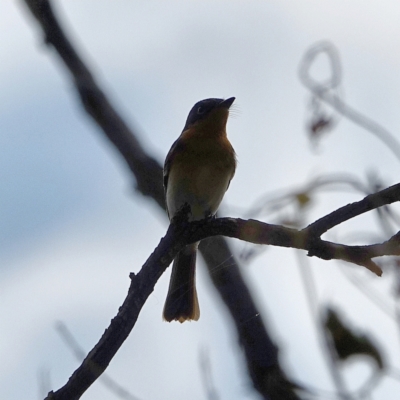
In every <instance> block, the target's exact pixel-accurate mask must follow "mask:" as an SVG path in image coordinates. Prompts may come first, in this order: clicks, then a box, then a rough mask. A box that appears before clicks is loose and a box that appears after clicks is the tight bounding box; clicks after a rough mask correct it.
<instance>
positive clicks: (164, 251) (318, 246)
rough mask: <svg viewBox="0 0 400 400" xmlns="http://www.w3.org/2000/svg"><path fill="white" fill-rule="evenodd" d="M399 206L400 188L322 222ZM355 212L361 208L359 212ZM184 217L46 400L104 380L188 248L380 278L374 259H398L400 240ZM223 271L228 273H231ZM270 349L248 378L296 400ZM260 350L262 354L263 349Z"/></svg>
mask: <svg viewBox="0 0 400 400" xmlns="http://www.w3.org/2000/svg"><path fill="white" fill-rule="evenodd" d="M389 194H390V195H389ZM371 196H372V197H371ZM395 197H396V200H395ZM371 199H372V200H371ZM378 199H379V201H378ZM399 200H400V184H397V185H394V186H392V187H390V188H388V189H384V190H382V191H380V192H378V193H375V194H373V195H369V196H367V197H366V198H364V199H363V200H361V201H359V202H357V203H352V204H349V205H347V206H345V207H342V208H341V209H339V210H337V211H334V212H333V213H331V214H329V215H327V216H325V217H324V218H321V220H323V221H325V222H326V223H329V225H330V226H332V227H333V226H336V225H338V224H340V223H341V222H343V221H342V220H343V218H338V217H341V216H342V213H343V210H346V209H347V210H348V211H349V213H350V214H351V213H352V214H354V215H359V214H361V213H363V212H366V211H369V210H372V209H374V208H376V207H379V206H382V205H384V204H389V203H392V202H393V201H399ZM365 203H368V204H373V205H371V206H370V207H368V210H367V209H366V207H365ZM356 208H358V211H357V210H356ZM185 215H187V210H185V209H184V210H182V211H181V213H180V215H178V216H177V217H176V218H174V220H173V222H172V224H170V226H169V228H168V231H167V234H166V236H165V237H164V238H162V239H161V242H160V244H159V245H158V246H157V248H156V249H155V250H154V252H153V254H151V256H150V257H149V258H148V260H147V261H146V263H145V264H144V265H143V267H142V269H141V270H140V272H139V273H138V274H137V275H134V274H131V286H130V288H129V292H128V296H127V297H126V299H125V301H124V303H123V305H122V307H121V308H120V309H119V312H118V314H117V316H116V317H115V318H114V319H113V320H112V321H111V324H110V326H109V328H108V329H107V330H106V331H105V333H104V335H103V337H102V338H101V339H100V341H99V343H98V344H97V345H96V346H95V347H94V348H93V350H91V351H90V353H89V354H88V356H87V357H86V358H85V360H84V361H83V363H82V365H81V366H80V367H79V368H78V369H77V370H76V371H75V372H74V374H73V375H72V376H71V378H70V379H69V381H68V383H67V384H66V385H65V386H64V387H62V388H61V389H59V390H58V391H57V392H50V393H49V396H48V397H47V400H50V399H51V400H64V399H65V400H67V399H68V400H73V399H79V398H80V396H81V395H82V394H83V393H84V392H85V391H86V390H87V388H88V387H89V386H90V385H91V384H92V383H93V382H94V381H95V380H96V379H97V378H98V377H99V376H100V375H101V373H102V372H103V371H104V370H105V369H106V368H107V366H108V364H109V362H110V361H111V360H112V358H113V357H114V355H115V354H116V352H117V351H118V349H119V347H120V346H121V345H122V343H123V342H124V341H125V339H126V338H127V337H128V335H129V333H130V331H131V330H132V329H133V327H134V325H135V323H136V321H137V318H138V316H139V313H140V310H141V309H142V307H143V305H144V304H145V302H146V300H147V298H148V296H149V295H150V294H151V292H152V291H153V290H154V286H155V284H156V283H157V281H158V279H159V278H160V276H161V275H162V273H163V272H164V271H165V269H166V268H167V267H168V266H169V264H170V263H171V262H172V260H173V259H174V258H175V256H176V255H177V254H178V252H179V251H180V250H182V249H183V247H184V246H186V245H188V244H190V243H193V242H197V241H198V240H203V239H206V238H207V237H210V236H216V235H225V236H229V237H233V238H237V239H240V240H245V241H248V242H251V243H257V244H269V245H275V246H281V247H292V248H296V249H303V250H307V251H308V252H309V254H310V253H311V252H312V253H311V255H313V256H318V257H320V258H322V259H325V260H327V259H339V260H345V261H348V262H353V263H356V264H359V265H363V266H365V267H366V268H368V269H370V270H371V271H373V272H375V273H376V274H378V275H380V274H381V272H382V271H381V270H380V268H379V267H378V266H377V265H376V264H375V263H374V262H373V261H372V260H371V258H373V257H378V256H383V255H399V254H400V245H399V244H400V234H397V235H395V236H393V237H392V238H391V239H389V240H388V241H387V242H385V243H382V244H375V245H369V246H368V245H367V246H346V245H342V244H337V243H330V242H327V241H324V240H322V239H321V238H319V237H316V236H313V235H312V230H310V229H308V228H306V229H303V230H301V231H299V230H296V229H292V228H286V227H283V226H278V225H270V224H266V223H263V222H260V221H256V220H242V219H234V218H217V219H205V220H202V221H195V222H190V223H188V222H187V221H186V220H185ZM347 219H348V218H347ZM321 220H319V221H321ZM317 222H318V221H317ZM310 226H312V225H310ZM221 269H222V270H229V268H221ZM233 297H234V299H232V301H229V302H228V304H235V305H236V307H237V308H238V310H239V314H237V315H238V316H240V311H241V310H242V309H243V307H241V306H240V298H238V296H237V293H236V294H235V295H234V296H233ZM235 311H236V309H235ZM253 311H256V310H253ZM246 315H247V313H246ZM252 319H253V320H254V321H256V323H257V321H258V320H259V318H258V313H255V314H253V318H252ZM240 334H241V335H240V338H241V340H242V338H246V340H248V341H249V340H251V338H252V339H255V340H256V338H254V337H253V335H254V334H253V332H252V331H251V330H242V331H240ZM243 340H245V339H243ZM256 343H257V340H256ZM268 345H269V346H271V347H272V348H270V349H269V351H268V354H266V356H265V357H266V358H264V360H265V359H267V357H268V359H269V360H270V362H271V363H270V364H265V365H260V364H255V363H251V362H252V361H251V360H253V359H255V357H256V356H254V357H248V358H247V359H248V363H249V365H248V366H249V370H250V373H251V374H253V373H254V374H256V375H258V374H264V376H265V378H266V379H265V380H264V381H263V382H262V386H260V387H259V388H258V387H257V389H258V390H260V392H262V393H266V394H268V395H269V396H270V398H271V399H274V398H276V399H279V398H281V399H290V398H293V399H295V398H296V396H295V395H294V394H293V393H292V391H291V389H292V388H293V386H291V384H290V382H288V381H287V380H286V379H285V377H284V375H282V373H281V371H280V369H279V367H278V363H277V359H276V358H277V351H276V348H275V346H274V345H273V343H272V342H270V343H268ZM264 346H265V345H264ZM252 349H253V351H256V350H257V346H254V347H253V348H252ZM260 350H261V351H262V350H263V349H260ZM271 354H275V360H273V357H271ZM257 382H258V381H257ZM285 391H287V392H285ZM284 393H286V394H284ZM290 393H291V395H290ZM285 396H287V397H285ZM290 396H292V397H290Z"/></svg>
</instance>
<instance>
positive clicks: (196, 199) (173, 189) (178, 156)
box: [163, 97, 237, 323]
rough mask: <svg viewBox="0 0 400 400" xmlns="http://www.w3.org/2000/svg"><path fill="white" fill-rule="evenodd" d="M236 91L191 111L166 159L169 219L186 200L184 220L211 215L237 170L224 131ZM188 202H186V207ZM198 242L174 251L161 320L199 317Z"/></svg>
mask: <svg viewBox="0 0 400 400" xmlns="http://www.w3.org/2000/svg"><path fill="white" fill-rule="evenodd" d="M234 101H235V97H230V98H228V99H225V100H224V99H217V98H209V99H205V100H201V101H199V102H197V103H196V104H195V105H194V106H193V107H192V109H191V110H190V112H189V115H188V117H187V120H186V123H185V126H184V128H183V131H182V133H181V135H180V136H179V137H178V139H177V140H176V141H175V142H174V143H173V145H172V147H171V149H170V150H169V152H168V154H167V157H166V159H165V164H164V175H163V176H164V191H165V201H166V208H167V213H168V217H169V219H170V221H172V219H173V218H174V216H175V215H176V214H177V213H178V212H179V211H180V210H182V207H184V206H186V208H187V209H188V210H190V211H188V216H187V217H188V221H199V220H202V219H204V218H210V217H214V216H215V214H216V212H217V210H218V207H219V205H220V203H221V201H222V198H223V197H224V194H225V192H226V190H227V189H228V187H229V184H230V182H231V179H232V178H233V176H234V174H235V170H236V164H237V161H236V153H235V150H234V149H233V147H232V145H231V143H230V142H229V140H228V138H227V134H226V124H227V121H228V117H229V109H230V107H231V105H232V104H233V102H234ZM187 206H189V207H190V208H189V207H187ZM198 245H199V242H196V243H193V244H190V245H187V246H186V247H184V249H183V250H181V251H180V253H178V255H177V256H176V257H175V259H174V262H173V266H172V273H171V279H170V284H169V289H168V294H167V298H166V301H165V305H164V310H163V318H164V320H165V321H168V322H171V321H179V322H181V323H182V322H184V321H191V320H194V321H197V320H198V319H199V317H200V308H199V302H198V299H197V292H196V282H195V276H196V253H197V248H198Z"/></svg>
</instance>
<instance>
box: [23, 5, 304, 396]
mask: <svg viewBox="0 0 400 400" xmlns="http://www.w3.org/2000/svg"><path fill="white" fill-rule="evenodd" d="M23 1H24V3H26V5H27V6H28V7H29V9H30V11H31V12H32V14H33V15H34V17H35V18H36V20H37V22H38V24H39V25H40V26H41V28H42V30H43V32H44V35H45V41H46V43H47V44H48V45H50V46H52V47H53V48H54V49H55V50H56V51H57V53H58V55H59V56H60V57H61V59H62V60H63V62H64V63H65V66H66V67H67V69H68V70H69V72H70V73H71V76H72V78H73V80H74V82H75V85H76V89H77V91H78V93H79V96H80V99H81V101H82V104H83V106H84V108H85V110H86V111H87V112H88V114H89V115H90V116H91V117H92V118H93V120H94V121H95V122H96V123H97V124H98V126H99V128H100V129H101V130H103V132H104V133H105V135H106V137H107V138H108V139H109V140H110V141H111V143H112V144H113V145H114V146H115V147H116V148H117V150H118V151H119V152H120V154H121V155H122V156H123V158H124V160H125V162H126V163H127V165H128V167H129V168H130V170H131V171H132V173H133V174H134V176H135V178H136V182H137V189H138V190H139V191H140V192H141V193H142V194H144V195H146V196H149V197H151V198H152V199H154V200H155V201H156V202H157V204H158V205H159V206H160V207H161V208H162V209H164V193H163V187H162V167H161V166H160V165H159V163H158V162H157V161H156V160H155V159H154V158H152V157H150V156H149V155H148V154H147V153H146V152H145V151H144V149H143V147H142V146H141V144H140V142H139V140H138V139H137V135H136V136H135V133H134V132H133V131H132V130H131V129H130V128H129V127H128V126H127V125H126V124H125V122H124V121H123V120H122V118H121V116H120V115H119V114H118V113H117V111H116V110H115V109H114V108H113V106H112V105H111V104H110V102H109V101H108V99H107V98H106V96H105V94H104V93H103V91H102V90H101V89H100V88H99V86H98V85H97V83H96V81H95V79H94V78H93V76H92V74H91V73H90V71H89V69H88V68H87V67H86V66H85V64H84V62H83V61H82V59H81V58H80V56H79V55H78V54H77V52H76V51H75V49H74V48H73V46H72V45H71V43H70V42H69V40H68V39H67V37H66V35H65V34H64V32H63V30H62V28H61V27H60V24H59V22H58V21H57V19H56V17H55V15H54V13H53V10H52V7H51V3H50V2H49V0H23ZM210 241H211V239H209V240H207V242H210ZM201 251H202V254H203V256H204V258H205V260H206V262H207V267H208V270H209V272H210V275H211V278H212V279H213V282H214V283H215V285H216V288H217V290H218V292H219V293H220V295H221V297H222V299H223V300H224V302H225V303H226V305H227V308H228V309H229V311H230V313H231V315H232V318H233V319H234V321H235V324H236V329H237V331H238V336H239V341H240V344H241V346H242V347H243V350H244V353H245V355H246V358H247V364H248V365H249V367H250V376H251V378H252V381H253V384H254V387H255V388H256V389H257V390H258V391H259V392H260V394H261V395H262V396H263V398H265V399H271V400H274V399H277V400H278V399H282V398H283V397H282V395H281V393H282V390H284V392H285V396H286V397H285V398H286V399H297V398H298V397H297V396H295V395H294V394H293V392H292V391H291V389H290V388H289V389H287V390H286V389H282V390H281V391H280V392H279V393H278V390H276V395H274V394H273V393H272V391H271V387H272V386H273V385H272V384H271V383H270V382H271V379H269V377H268V375H269V374H270V372H271V371H272V372H273V376H274V379H273V380H272V381H273V382H276V383H275V386H276V385H277V384H278V383H279V382H281V383H282V382H287V381H286V378H285V375H284V373H283V371H281V369H280V367H279V364H278V356H277V355H278V349H277V347H276V346H275V345H274V344H273V342H272V340H271V338H270V335H269V333H268V331H267V328H266V326H265V324H264V322H263V321H262V318H261V317H260V314H259V312H258V310H257V308H256V305H255V303H254V301H253V299H252V297H251V294H250V291H249V290H248V288H247V286H246V284H245V282H244V281H243V278H242V276H241V273H240V269H239V266H238V263H237V261H236V259H235V258H234V257H233V256H232V252H231V251H230V249H229V246H228V244H227V243H226V241H225V240H224V239H223V238H213V239H212V245H211V246H207V247H206V246H201ZM221 258H222V259H223V260H226V259H228V258H229V259H230V267H229V268H228V269H226V270H225V271H224V277H223V280H221V279H220V278H221V276H220V275H218V276H217V277H214V275H213V274H214V271H215V268H214V266H215V264H214V262H216V260H218V259H221ZM134 281H135V280H133V281H132V285H131V286H132V287H135V285H136V284H133V282H134ZM135 282H136V281H135ZM131 292H134V290H133V289H132V291H130V293H131ZM232 293H235V294H236V297H235V296H232V295H231V294H232ZM238 293H240V306H241V308H240V312H239V309H237V294H238ZM131 296H133V295H131ZM254 315H257V316H258V317H257V318H256V321H257V322H256V323H254V318H253V317H254ZM116 321H119V318H118V317H116ZM116 323H117V322H116ZM132 327H133V325H132ZM249 332H250V333H251V334H247V333H249ZM116 350H117V349H116ZM116 350H115V351H116ZM100 358H101V357H100ZM96 360H97V359H96ZM85 365H86V367H87V366H88V365H87V364H85ZM95 365H97V364H95ZM100 365H103V367H104V368H105V367H106V364H104V363H101V364H100ZM103 367H101V368H100V371H101V370H102V368H103ZM83 370H84V371H86V373H82V375H81V376H82V377H83V378H82V379H83V384H84V385H86V384H88V383H85V382H86V381H87V379H88V376H92V372H90V371H91V369H90V368H89V370H87V369H86V370H85V368H83ZM88 371H89V372H88ZM100 371H99V372H100ZM74 376H75V374H74ZM271 376H272V374H271ZM276 377H278V378H276ZM275 378H276V379H275ZM71 379H72V377H71ZM266 382H269V383H268V384H267V383H266ZM286 387H289V385H285V388H286ZM265 388H266V389H265ZM267 389H268V390H267ZM49 398H50V397H49ZM57 398H58V397H57ZM59 398H68V399H72V398H74V397H59ZM76 398H78V397H76Z"/></svg>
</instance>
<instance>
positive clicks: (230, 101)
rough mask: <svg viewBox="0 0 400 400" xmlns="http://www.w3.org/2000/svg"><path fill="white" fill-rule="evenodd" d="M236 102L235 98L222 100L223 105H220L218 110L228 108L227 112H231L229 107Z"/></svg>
mask: <svg viewBox="0 0 400 400" xmlns="http://www.w3.org/2000/svg"><path fill="white" fill-rule="evenodd" d="M234 101H235V97H230V98H229V99H226V100H222V101H221V103H219V104H218V106H217V107H218V108H220V107H221V108H226V109H227V110H229V107H230V106H231V105H232V104H233V102H234Z"/></svg>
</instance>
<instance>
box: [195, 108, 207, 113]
mask: <svg viewBox="0 0 400 400" xmlns="http://www.w3.org/2000/svg"><path fill="white" fill-rule="evenodd" d="M205 111H206V108H205V107H203V106H200V107H199V108H198V109H197V114H204V112H205Z"/></svg>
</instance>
